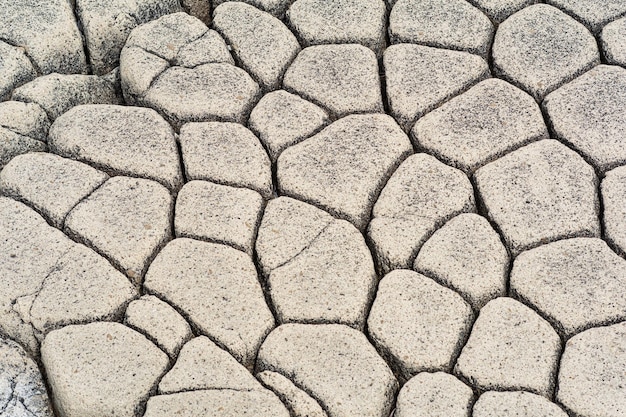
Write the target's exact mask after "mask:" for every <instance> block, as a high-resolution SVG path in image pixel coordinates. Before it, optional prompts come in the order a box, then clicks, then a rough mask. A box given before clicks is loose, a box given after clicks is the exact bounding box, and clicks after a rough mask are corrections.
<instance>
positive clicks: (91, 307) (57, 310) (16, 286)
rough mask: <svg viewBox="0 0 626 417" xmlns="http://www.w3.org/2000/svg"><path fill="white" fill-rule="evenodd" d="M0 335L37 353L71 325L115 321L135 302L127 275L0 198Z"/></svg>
mask: <svg viewBox="0 0 626 417" xmlns="http://www.w3.org/2000/svg"><path fill="white" fill-rule="evenodd" d="M0 218H2V219H7V221H3V222H1V223H0V277H2V279H1V280H0V312H2V314H0V332H2V333H4V334H7V335H8V336H9V337H11V338H12V339H14V340H16V341H18V342H20V343H21V344H22V345H23V346H25V347H26V348H27V349H28V350H29V351H30V352H32V353H35V354H36V353H37V352H38V350H39V340H40V339H41V338H43V336H44V335H45V333H46V332H48V331H49V330H51V329H54V328H57V327H59V326H63V325H66V324H69V323H85V322H91V321H94V320H115V319H119V318H120V316H121V315H122V314H123V309H124V307H125V306H126V304H127V303H128V302H129V301H130V300H131V299H132V298H134V297H136V296H137V293H136V291H135V289H134V288H133V287H132V285H131V283H130V282H129V281H128V279H127V278H126V277H124V275H122V274H121V273H119V272H118V271H116V270H115V269H114V268H113V267H112V266H111V264H110V263H109V262H107V261H106V260H105V259H103V258H102V257H101V256H99V255H97V254H96V253H95V252H93V251H92V250H90V249H88V248H86V247H84V246H82V245H79V244H77V243H74V242H72V241H71V240H70V239H68V238H67V237H66V236H65V235H64V234H63V233H61V232H60V231H59V230H57V229H55V228H53V227H51V226H49V225H48V224H47V223H46V221H45V220H44V219H43V218H42V217H41V216H39V215H38V214H37V213H35V212H34V211H33V210H30V209H29V208H27V207H26V206H25V205H23V204H21V203H18V202H16V201H14V200H11V199H8V198H5V197H2V198H0Z"/></svg>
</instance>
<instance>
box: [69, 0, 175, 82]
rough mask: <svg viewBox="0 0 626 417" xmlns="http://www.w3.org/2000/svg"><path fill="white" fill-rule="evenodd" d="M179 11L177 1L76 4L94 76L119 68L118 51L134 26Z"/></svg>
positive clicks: (88, 1)
mask: <svg viewBox="0 0 626 417" xmlns="http://www.w3.org/2000/svg"><path fill="white" fill-rule="evenodd" d="M179 11H181V7H180V3H179V2H178V1H177V0H165V1H159V2H154V1H151V0H135V1H132V2H129V1H126V0H113V1H107V2H101V1H98V0H76V15H77V16H78V18H79V19H80V22H81V26H82V29H83V31H84V35H85V43H86V49H87V50H88V51H89V62H90V64H91V68H92V70H93V72H94V73H95V74H98V75H102V74H106V73H107V72H109V71H111V70H112V69H114V68H115V67H117V66H118V64H119V56H120V51H121V50H122V47H123V46H124V43H125V42H126V38H127V37H128V35H129V34H130V32H131V31H132V30H133V29H134V28H135V27H136V26H138V25H141V24H143V23H146V22H149V21H150V20H154V19H157V18H159V17H161V16H163V15H166V14H170V13H175V12H179Z"/></svg>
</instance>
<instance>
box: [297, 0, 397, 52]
mask: <svg viewBox="0 0 626 417" xmlns="http://www.w3.org/2000/svg"><path fill="white" fill-rule="evenodd" d="M385 15H386V7H385V3H384V2H383V1H382V0H335V1H324V0H298V1H296V2H294V3H293V4H292V5H291V6H290V7H289V10H288V11H287V21H288V22H289V25H290V26H291V28H292V29H293V31H294V32H295V33H296V35H297V36H298V37H299V39H300V40H301V41H302V44H303V45H304V46H311V45H319V44H332V43H360V44H361V45H363V46H367V47H368V48H370V49H371V50H372V51H374V52H375V53H376V55H378V56H380V55H381V54H382V52H383V48H384V47H385V24H386V16H385Z"/></svg>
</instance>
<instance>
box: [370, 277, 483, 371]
mask: <svg viewBox="0 0 626 417" xmlns="http://www.w3.org/2000/svg"><path fill="white" fill-rule="evenodd" d="M473 319H474V314H473V313H472V308H471V307H470V306H469V304H467V303H466V302H465V301H463V299H462V298H461V296H459V295H458V294H457V293H455V292H454V291H452V290H450V289H448V288H445V287H442V286H441V285H439V284H437V283H436V282H435V281H433V280H432V279H430V278H427V277H425V276H423V275H420V274H418V273H417V272H413V271H407V270H395V271H393V272H391V273H389V274H388V275H386V276H385V277H384V278H383V279H382V280H381V281H380V284H379V286H378V292H377V293H376V299H375V300H374V304H373V305H372V309H371V311H370V315H369V317H368V319H367V328H368V332H369V335H370V336H371V338H372V340H373V341H374V343H375V345H376V346H377V347H378V350H379V351H382V352H384V355H385V356H387V357H389V360H390V362H391V363H393V364H395V366H397V367H398V368H399V371H400V373H401V375H402V376H403V377H404V378H405V379H407V380H408V379H410V378H411V377H412V376H414V375H415V374H417V373H418V372H423V371H450V370H451V369H452V365H453V362H454V359H455V357H456V355H457V354H458V351H459V349H460V348H461V346H462V344H463V342H464V341H465V339H466V338H467V335H468V334H469V332H470V330H471V326H472V322H473Z"/></svg>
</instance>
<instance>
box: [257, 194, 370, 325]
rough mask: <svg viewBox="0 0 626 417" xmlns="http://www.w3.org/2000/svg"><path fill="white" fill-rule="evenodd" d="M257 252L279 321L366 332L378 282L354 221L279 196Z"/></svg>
mask: <svg viewBox="0 0 626 417" xmlns="http://www.w3.org/2000/svg"><path fill="white" fill-rule="evenodd" d="M256 250H257V254H258V258H259V263H260V264H261V269H262V270H263V272H264V274H266V275H267V283H268V287H269V293H270V297H271V298H272V302H273V304H274V307H275V309H276V314H277V319H278V321H279V322H281V323H284V322H304V323H320V322H322V323H329V322H330V323H343V324H348V325H350V326H353V327H356V328H363V325H364V323H365V319H366V316H367V309H368V306H369V305H370V303H371V300H372V298H373V295H374V292H375V286H376V281H377V280H376V273H375V271H374V263H373V261H372V257H371V254H370V252H369V249H368V247H367V245H366V243H365V240H364V239H363V236H362V235H361V234H360V233H359V231H358V230H356V229H355V228H354V226H352V225H351V224H350V223H348V222H347V221H345V220H336V219H333V218H332V217H331V216H330V215H329V214H327V213H325V212H323V211H322V210H320V209H317V208H315V207H312V206H310V205H308V204H306V203H302V202H299V201H297V200H293V199H291V198H288V197H280V198H278V199H275V200H272V201H270V202H269V204H268V206H267V208H266V210H265V214H264V217H263V220H262V222H261V226H260V227H259V236H258V239H257V244H256Z"/></svg>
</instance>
